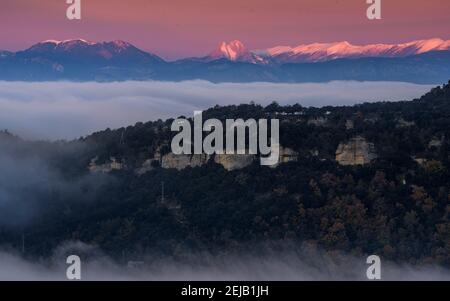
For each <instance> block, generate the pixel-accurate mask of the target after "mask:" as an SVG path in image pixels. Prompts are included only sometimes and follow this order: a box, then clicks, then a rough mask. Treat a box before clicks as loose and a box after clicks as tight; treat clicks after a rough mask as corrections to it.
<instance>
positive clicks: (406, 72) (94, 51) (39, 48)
mask: <svg viewBox="0 0 450 301" xmlns="http://www.w3.org/2000/svg"><path fill="white" fill-rule="evenodd" d="M449 56H450V41H444V40H442V39H429V40H421V41H414V42H410V43H404V44H395V45H388V44H374V45H366V46H354V45H351V44H350V43H348V42H339V43H315V44H309V45H300V46H298V47H294V48H292V47H287V46H280V47H274V48H269V49H266V50H255V51H251V50H249V49H248V48H246V47H245V45H244V44H243V43H242V42H240V41H238V40H234V41H231V42H229V43H226V42H222V43H221V44H220V45H219V46H218V47H217V48H216V49H215V50H213V51H211V52H210V53H209V54H208V55H207V56H205V57H201V58H186V59H183V60H178V61H174V62H168V61H165V60H163V59H162V58H160V57H158V56H157V55H155V54H152V53H148V52H146V51H143V50H141V49H139V48H137V47H135V46H134V45H132V44H130V43H128V42H125V41H120V40H116V41H111V42H91V41H87V40H83V39H75V40H65V41H56V40H47V41H43V42H40V43H37V44H35V45H33V46H31V47H30V48H28V49H25V50H23V51H18V52H15V53H13V52H8V51H0V80H20V81H46V80H79V81H90V80H96V81H114V80H149V79H152V80H167V81H181V80H195V79H203V80H208V81H212V82H255V81H263V82H309V81H311V82H323V81H330V80H386V81H392V80H401V81H407V82H415V83H437V82H442V81H445V80H446V79H448V77H449V75H450V57H449Z"/></svg>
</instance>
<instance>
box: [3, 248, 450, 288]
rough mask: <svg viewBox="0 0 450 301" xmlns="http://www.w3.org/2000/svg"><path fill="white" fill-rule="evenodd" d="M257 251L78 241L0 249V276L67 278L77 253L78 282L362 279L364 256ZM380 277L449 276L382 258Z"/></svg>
mask: <svg viewBox="0 0 450 301" xmlns="http://www.w3.org/2000/svg"><path fill="white" fill-rule="evenodd" d="M258 248H259V251H258V255H255V254H253V252H252V254H249V253H247V254H245V253H242V252H236V253H234V254H228V255H222V256H220V255H211V254H209V253H207V252H204V253H189V252H186V253H184V254H183V258H182V259H180V258H178V259H174V258H169V257H164V256H155V255H153V256H152V255H147V256H145V257H144V259H141V260H142V261H134V262H129V263H122V264H118V263H117V262H114V261H113V260H111V259H109V258H108V257H107V256H106V255H104V254H103V253H102V252H101V251H100V250H98V249H96V248H95V247H93V246H89V245H86V244H83V243H81V242H68V243H65V244H64V245H62V246H60V247H59V248H58V249H57V250H56V251H55V253H54V255H53V257H52V258H49V259H46V260H40V261H31V260H25V259H23V258H22V257H21V256H20V255H18V254H15V253H11V252H6V251H1V252H0V266H1V269H0V280H6V281H10V280H27V281H28V280H37V281H47V280H61V281H64V280H67V279H66V268H67V267H68V265H67V264H66V263H65V261H66V258H67V256H68V255H72V254H76V255H79V256H80V258H81V260H82V262H81V277H82V280H93V281H101V280H113V281H129V280H130V281H131V280H137V281H141V280H148V281H314V280H319V281H322V280H331V281H335V280H336V281H337V280H358V281H364V280H367V278H366V270H367V267H368V265H367V264H366V262H365V261H366V257H363V256H361V257H356V256H350V255H344V254H339V253H337V252H333V253H325V252H322V251H318V250H316V249H314V248H312V249H308V248H305V247H298V248H295V247H293V246H287V247H282V248H276V250H274V249H273V248H271V247H267V246H261V245H258V246H255V249H258ZM381 277H382V280H394V281H406V280H412V281H416V280H423V281H435V280H450V271H449V270H446V269H443V268H441V267H437V266H431V265H430V266H420V267H417V266H414V267H413V266H408V265H401V264H394V263H392V262H387V261H383V260H382V266H381Z"/></svg>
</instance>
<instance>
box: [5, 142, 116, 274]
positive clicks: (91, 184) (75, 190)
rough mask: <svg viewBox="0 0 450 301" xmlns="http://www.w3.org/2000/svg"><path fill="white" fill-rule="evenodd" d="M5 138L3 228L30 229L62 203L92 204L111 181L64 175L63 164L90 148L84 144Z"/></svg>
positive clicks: (94, 176)
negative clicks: (32, 141)
mask: <svg viewBox="0 0 450 301" xmlns="http://www.w3.org/2000/svg"><path fill="white" fill-rule="evenodd" d="M5 136H6V135H5V134H4V136H3V137H2V136H1V135H0V227H6V228H8V229H11V228H23V227H26V226H30V225H32V223H33V222H34V221H35V220H37V219H39V218H40V217H41V216H42V215H45V214H47V213H48V212H49V211H50V208H54V207H55V206H58V207H57V208H59V207H60V204H59V203H62V202H64V203H65V204H66V205H70V204H71V203H82V202H92V201H94V200H95V199H96V194H97V192H98V191H100V187H101V186H102V185H103V184H106V183H109V181H110V180H111V177H109V176H108V175H104V174H86V175H84V174H83V175H82V176H77V177H74V176H70V177H69V176H67V175H66V174H64V173H63V170H62V167H61V164H62V163H61V162H71V161H70V160H71V158H76V157H78V154H80V153H82V152H83V151H85V150H86V149H87V148H88V146H87V145H86V144H84V143H81V142H73V143H70V144H57V143H54V144H50V143H39V142H35V143H28V142H25V141H22V140H20V139H19V138H17V137H14V136H6V137H5ZM75 163H78V162H75ZM71 164H72V167H73V162H71ZM68 170H70V168H68ZM0 269H1V265H0Z"/></svg>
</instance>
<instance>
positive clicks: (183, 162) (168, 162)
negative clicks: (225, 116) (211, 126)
mask: <svg viewBox="0 0 450 301" xmlns="http://www.w3.org/2000/svg"><path fill="white" fill-rule="evenodd" d="M256 159H257V156H256V155H249V154H245V155H237V154H215V155H213V156H210V155H206V154H201V155H175V154H173V153H169V154H166V155H161V153H160V151H159V150H157V151H156V153H155V155H154V157H153V158H150V159H147V160H145V161H144V163H143V164H142V165H141V166H140V167H138V168H136V169H135V170H134V171H135V173H136V174H137V175H143V174H145V173H147V172H149V171H151V170H153V169H154V168H155V166H161V167H162V168H166V169H177V170H183V169H185V168H187V167H199V166H202V165H205V164H207V163H208V162H209V161H210V160H214V162H215V163H217V164H220V165H222V166H223V168H225V169H226V170H228V171H232V170H237V169H242V168H245V167H247V166H249V165H251V164H252V163H253V161H255V160H256ZM297 159H298V153H297V152H295V151H294V150H292V149H290V148H284V147H280V157H279V163H278V164H276V165H274V166H272V167H273V168H275V167H277V166H278V165H279V164H282V163H287V162H291V161H297ZM97 160H98V158H97V157H95V158H94V159H92V161H91V163H90V165H89V167H88V169H89V170H90V171H91V172H103V173H109V172H111V171H113V170H122V169H124V168H125V165H124V164H123V163H120V162H118V161H117V160H116V158H113V157H111V159H110V161H111V162H109V163H105V164H101V165H98V164H97V163H96V162H97Z"/></svg>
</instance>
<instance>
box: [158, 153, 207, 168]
mask: <svg viewBox="0 0 450 301" xmlns="http://www.w3.org/2000/svg"><path fill="white" fill-rule="evenodd" d="M209 158H210V156H208V155H205V154H202V155H175V154H173V153H169V154H167V155H164V156H162V159H161V167H162V168H168V169H169V168H174V169H178V170H182V169H185V168H186V167H189V166H190V167H197V166H202V165H204V164H206V163H207V162H208V161H209Z"/></svg>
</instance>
